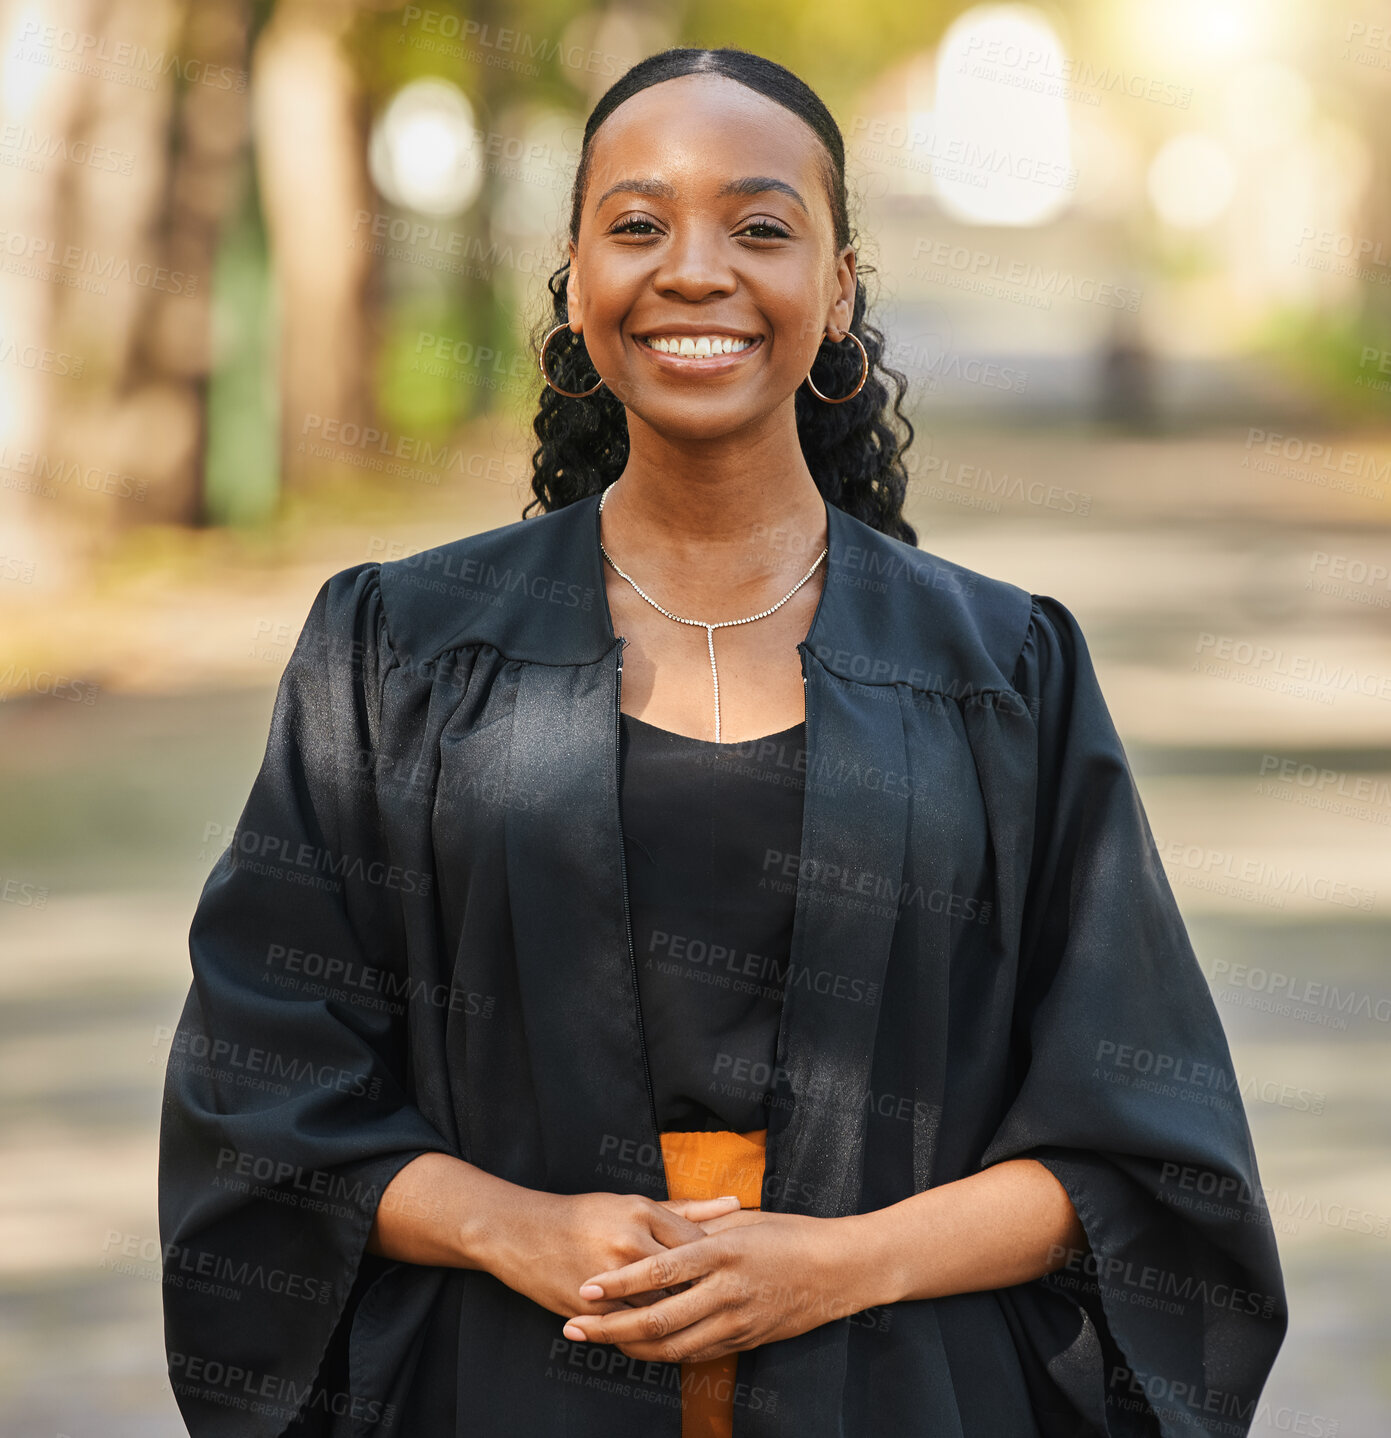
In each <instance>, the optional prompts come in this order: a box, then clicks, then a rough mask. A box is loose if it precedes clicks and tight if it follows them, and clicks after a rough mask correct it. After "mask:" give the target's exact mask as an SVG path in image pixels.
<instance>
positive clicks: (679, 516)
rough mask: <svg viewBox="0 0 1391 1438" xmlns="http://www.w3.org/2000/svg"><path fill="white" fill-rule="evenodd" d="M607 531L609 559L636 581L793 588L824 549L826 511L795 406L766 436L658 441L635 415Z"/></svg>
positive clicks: (606, 515) (609, 503)
mask: <svg viewBox="0 0 1391 1438" xmlns="http://www.w3.org/2000/svg"><path fill="white" fill-rule="evenodd" d="M601 526H602V530H603V535H604V543H605V545H606V547H607V548H608V550H609V553H610V554H612V555H613V557H614V559H615V560H617V562H618V563H619V564H620V565H622V566H623V567H624V568H625V569H627V570H628V571H629V573H633V574H634V577H635V578H636V577H638V576H637V574H636V572H635V571H636V570H637V569H638V568H641V569H642V570H643V572H645V573H647V574H649V575H657V574H661V575H663V576H664V577H666V578H668V579H673V578H678V577H679V578H680V579H681V580H682V581H683V584H684V586H686V587H688V588H696V589H699V590H703V591H706V592H713V593H719V592H721V591H722V590H727V589H728V588H729V587H731V586H733V587H734V588H744V587H757V586H758V585H760V584H762V583H763V582H765V581H771V580H773V579H775V578H784V577H785V578H786V579H787V583H788V584H789V585H790V584H793V583H795V582H796V580H797V579H798V578H800V577H801V576H802V575H803V574H805V573H806V571H807V570H808V569H809V568H810V567H811V565H812V562H813V561H814V560H815V559H816V557H817V555H818V554H820V552H821V550H822V549H823V548H824V547H825V545H826V543H827V533H826V508H825V503H824V501H823V500H822V498H821V494H820V491H819V490H818V489H817V487H816V481H815V480H814V479H813V478H812V476H811V471H810V470H809V469H808V468H807V463H806V460H805V459H804V458H803V456H802V451H801V446H800V444H799V442H798V439H797V431H796V421H795V414H794V411H793V409H792V406H791V405H788V406H786V422H785V423H783V424H779V425H777V426H766V427H765V429H764V432H763V433H762V434H761V435H750V434H748V433H747V432H740V433H738V434H732V435H721V436H719V437H717V438H715V439H710V440H689V439H684V438H682V439H673V438H671V437H669V436H664V435H661V434H658V433H657V432H656V431H655V430H653V429H650V428H649V427H648V426H646V425H645V424H643V423H642V421H641V420H639V419H637V418H636V416H634V415H633V414H632V412H631V411H630V412H629V451H628V462H627V464H626V465H625V466H624V469H623V473H622V475H621V476H620V477H619V478H618V480H617V481H616V482H615V483H614V485H613V486H612V488H611V489H610V491H609V494H608V497H607V499H606V500H605V502H604V512H603V516H602V520H601ZM625 556H626V560H625ZM628 561H631V562H628ZM640 582H641V581H640Z"/></svg>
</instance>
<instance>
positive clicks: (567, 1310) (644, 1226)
mask: <svg viewBox="0 0 1391 1438" xmlns="http://www.w3.org/2000/svg"><path fill="white" fill-rule="evenodd" d="M524 1192H525V1194H526V1197H525V1198H523V1199H520V1200H519V1201H518V1202H517V1203H515V1204H514V1205H511V1206H509V1208H508V1210H507V1211H506V1212H505V1213H500V1214H498V1215H497V1216H496V1218H495V1219H494V1221H493V1222H492V1223H490V1224H489V1225H488V1228H489V1232H488V1234H487V1236H486V1241H485V1243H484V1244H483V1246H482V1249H481V1251H480V1255H479V1256H480V1258H481V1260H482V1262H481V1265H480V1266H482V1267H484V1268H486V1269H487V1270H488V1272H490V1273H491V1274H493V1276H494V1277H496V1278H498V1279H501V1281H502V1282H503V1283H505V1284H506V1285H507V1286H508V1287H509V1288H513V1289H515V1290H516V1291H517V1292H518V1293H523V1294H525V1295H526V1296H527V1297H528V1298H530V1299H531V1300H532V1301H533V1302H535V1303H539V1304H540V1305H541V1306H542V1307H543V1308H547V1309H549V1310H550V1311H551V1312H552V1313H557V1314H559V1315H561V1316H562V1317H564V1318H572V1317H574V1316H575V1315H576V1314H579V1313H611V1312H612V1311H613V1310H614V1309H616V1308H636V1307H642V1306H645V1305H646V1304H648V1303H655V1302H656V1301H657V1299H659V1298H661V1297H663V1296H664V1290H654V1291H653V1292H652V1293H650V1294H633V1295H630V1296H629V1297H628V1298H626V1299H614V1298H607V1299H599V1300H594V1299H589V1298H581V1297H580V1292H579V1289H580V1284H582V1283H583V1282H584V1281H585V1279H587V1278H591V1277H593V1275H594V1274H596V1273H606V1272H608V1271H609V1270H610V1269H614V1268H621V1267H622V1266H623V1265H624V1264H627V1263H632V1262H634V1261H635V1260H636V1259H639V1258H647V1257H648V1256H650V1255H651V1254H654V1253H660V1252H662V1251H663V1250H665V1249H668V1248H676V1247H677V1246H678V1245H680V1244H683V1243H690V1242H691V1241H692V1240H693V1239H697V1238H704V1237H705V1229H703V1228H702V1227H701V1226H700V1225H701V1222H702V1221H703V1220H708V1219H712V1218H718V1217H723V1216H724V1215H725V1214H727V1213H735V1212H737V1211H738V1208H739V1201H738V1199H737V1198H736V1199H735V1200H734V1201H733V1202H727V1201H726V1200H724V1199H719V1198H713V1199H671V1198H668V1199H660V1200H659V1199H651V1198H646V1197H644V1196H643V1195H642V1194H636V1193H577V1194H560V1193H546V1192H542V1191H540V1190H536V1189H527V1190H524Z"/></svg>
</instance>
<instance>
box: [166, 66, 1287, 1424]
mask: <svg viewBox="0 0 1391 1438" xmlns="http://www.w3.org/2000/svg"><path fill="white" fill-rule="evenodd" d="M550 294H551V299H552V302H553V309H554V312H553V314H552V315H551V316H550V317H548V324H547V326H546V334H545V342H544V343H542V344H540V345H539V347H538V348H539V355H538V362H539V363H540V365H541V370H542V373H543V375H544V376H545V378H546V382H547V383H546V388H545V389H544V391H543V395H542V403H541V409H540V413H539V415H538V417H537V420H536V432H537V435H538V438H539V440H540V444H539V447H538V448H537V450H536V451H535V454H534V456H533V465H534V476H533V489H534V492H535V496H536V503H537V504H538V505H539V507H540V510H541V512H540V513H539V514H537V515H535V516H533V517H530V518H523V519H521V520H518V521H517V522H515V523H512V524H508V525H504V526H502V527H500V528H498V529H494V530H490V531H488V532H486V533H483V534H478V535H470V536H467V537H465V538H462V539H459V540H457V541H454V542H453V543H450V544H446V545H442V546H439V547H438V548H436V549H432V550H428V551H426V552H424V553H423V554H418V555H413V556H410V557H409V558H405V559H401V560H396V561H392V562H389V563H376V562H369V563H364V564H359V565H356V566H354V567H352V568H350V569H347V570H344V571H341V572H339V573H337V574H335V575H332V576H331V577H330V578H329V579H328V580H327V581H326V582H325V584H324V585H323V587H322V589H321V591H320V593H319V596H318V598H317V600H316V601H315V604H314V607H313V609H312V610H311V612H310V615H309V618H308V620H307V621H306V624H305V626H304V630H303V633H302V634H301V636H300V639H299V642H298V644H297V645H296V648H295V652H294V654H293V655H292V656H291V659H290V662H289V664H288V666H287V668H286V671H285V675H284V677H283V679H282V681H281V688H280V693H279V695H278V697H277V701H276V708H275V714H274V718H273V721H272V730H271V735H270V742H269V744H268V746H267V749H266V757H265V762H264V764H263V765H262V768H261V771H260V773H259V774H258V776H257V779H256V782H255V785H254V787H253V790H252V793H251V796H250V797H249V799H248V801H247V805H246V808H245V810H244V811H243V814H242V816H241V819H240V821H239V823H238V826H237V831H236V835H235V837H234V840H233V842H232V844H231V845H229V847H228V849H227V851H226V852H225V853H224V854H223V856H222V857H221V858H220V859H219V860H218V863H217V866H216V867H215V869H214V871H213V873H212V875H211V876H210V877H209V880H208V882H207V884H206V886H205V888H204V891H203V894H202V896H201V898H200V901H199V906H198V911H197V913H196V915H195V917H194V922H193V925H192V928H191V931H190V936H189V938H190V950H191V955H192V960H193V971H194V981H193V987H192V989H191V991H190V994H189V998H188V1002H187V1005H186V1008H185V1011H184V1015H183V1018H182V1020H181V1025H180V1030H181V1032H180V1040H179V1042H178V1043H176V1044H175V1045H173V1046H172V1047H173V1048H174V1049H176V1050H178V1051H180V1052H207V1053H209V1054H211V1055H213V1056H214V1062H212V1063H210V1064H208V1065H200V1066H197V1067H195V1066H183V1065H180V1066H178V1067H174V1066H171V1068H170V1070H169V1072H168V1075H167V1079H166V1085H167V1087H166V1096H165V1108H164V1127H163V1131H162V1140H161V1175H160V1204H161V1208H160V1215H161V1237H162V1242H163V1244H164V1246H165V1253H166V1255H168V1256H169V1282H168V1283H167V1284H166V1287H165V1291H164V1298H165V1311H166V1337H167V1344H168V1353H169V1364H170V1371H171V1376H172V1379H173V1384H174V1389H175V1392H176V1393H177V1395H178V1397H179V1401H180V1404H181V1407H182V1410H183V1412H184V1415H185V1418H186V1420H187V1422H188V1426H189V1429H190V1432H191V1433H193V1434H194V1435H195V1438H222V1435H226V1438H232V1435H237V1438H245V1435H254V1438H276V1435H279V1434H282V1433H287V1434H289V1433H293V1434H297V1435H311V1434H312V1435H317V1438H391V1435H395V1434H408V1435H415V1434H421V1435H429V1438H450V1435H457V1438H503V1435H507V1438H515V1435H521V1438H552V1435H557V1434H564V1435H567V1438H601V1435H602V1438H678V1435H680V1438H717V1435H725V1438H818V1435H821V1434H825V1435H827V1438H871V1435H874V1438H878V1435H881V1434H892V1435H895V1438H899V1435H902V1438H918V1435H921V1438H1085V1435H1103V1438H1119V1435H1125V1438H1132V1435H1136V1438H1138V1435H1146V1438H1153V1435H1155V1434H1162V1435H1165V1438H1168V1435H1174V1434H1178V1433H1183V1434H1185V1435H1188V1438H1205V1435H1206V1438H1216V1435H1218V1434H1222V1435H1233V1434H1243V1433H1245V1432H1246V1431H1247V1429H1248V1428H1249V1425H1250V1422H1251V1420H1252V1418H1253V1416H1254V1411H1255V1403H1256V1399H1257V1397H1258V1396H1259V1394H1260V1391H1261V1387H1262V1385H1263V1383H1264V1381H1265V1378H1266V1375H1267V1373H1268V1372H1269V1369H1270V1366H1271V1364H1272V1362H1273V1360H1274V1357H1275V1353H1276V1351H1277V1349H1278V1348H1279V1346H1280V1342H1281V1339H1282V1337H1283V1334H1284V1330H1285V1324H1286V1308H1285V1301H1284V1292H1283V1286H1282V1280H1281V1273H1280V1267H1279V1262H1278V1258H1277V1254H1276V1249H1275V1244H1274V1238H1273V1234H1272V1227H1271V1223H1270V1218H1269V1215H1268V1213H1267V1211H1266V1209H1265V1207H1264V1204H1263V1202H1262V1200H1261V1197H1260V1180H1259V1174H1258V1172H1257V1167H1256V1161H1255V1156H1254V1153H1253V1151H1252V1146H1251V1136H1250V1133H1249V1130H1248V1128H1247V1125H1246V1121H1245V1115H1244V1113H1243V1111H1242V1108H1241V1101H1240V1092H1239V1088H1238V1085H1237V1082H1236V1077H1235V1074H1234V1071H1233V1068H1232V1062H1231V1056H1230V1053H1229V1051H1228V1048H1227V1045H1226V1041H1225V1037H1224V1035H1223V1032H1222V1028H1221V1024H1220V1021H1219V1019H1218V1016H1217V1012H1216V1008H1215V1006H1214V1004H1213V1002H1212V999H1211V997H1210V995H1209V993H1208V989H1207V986H1206V982H1205V980H1204V978H1203V975H1202V972H1201V970H1200V969H1199V967H1198V963H1197V960H1196V958H1195V956H1194V954H1193V951H1192V949H1191V947H1190V946H1189V943H1188V939H1187V935H1186V933H1185V931H1184V927H1183V923H1182V920H1181V918H1180V916H1179V913H1178V909H1177V906H1176V905H1175V903H1174V899H1173V895H1172V893H1171V892H1170V889H1169V886H1168V883H1167V881H1166V879H1165V875H1164V870H1163V867H1162V865H1161V863H1160V861H1159V857H1158V854H1157V852H1156V850H1155V845H1154V841H1153V839H1152V837H1151V835H1150V831H1149V827H1148V824H1147V822H1146V819H1145V816H1144V812H1143V810H1142V808H1141V806H1140V802H1139V798H1138V796H1137V793H1136V790H1135V786H1134V783H1133V781H1132V779H1131V776H1130V771H1129V769H1128V767H1127V764H1126V759H1125V753H1124V750H1123V748H1122V746H1121V742H1120V740H1119V738H1118V736H1117V734H1116V731H1115V728H1114V726H1113V725H1112V723H1111V720H1110V717H1109V715H1108V713H1107V709H1106V705H1105V702H1104V700H1103V698H1102V696H1101V692H1100V689H1099V687H1098V685H1097V681H1096V676H1095V673H1094V671H1093V669H1092V666H1091V662H1090V659H1089V657H1088V653H1087V647H1086V643H1085V641H1084V640H1083V637H1082V635H1081V632H1080V630H1079V629H1078V627H1077V624H1076V622H1075V620H1074V619H1073V618H1072V616H1071V614H1070V613H1069V612H1068V610H1067V609H1066V608H1065V607H1064V606H1063V605H1061V604H1060V603H1058V602H1057V601H1056V600H1054V599H1051V598H1048V597H1046V596H1041V595H1031V594H1028V593H1027V592H1025V591H1023V590H1021V589H1018V588H1016V587H1015V586H1013V585H1010V584H1007V583H1005V582H1003V581H1000V580H995V579H991V578H987V577H986V576H984V575H980V574H975V573H973V572H971V571H969V570H966V569H963V568H961V567H960V566H955V565H951V564H949V563H947V562H946V561H944V560H942V559H939V558H937V557H936V556H934V555H931V554H928V553H925V552H923V551H922V550H920V549H918V548H917V546H916V535H915V534H914V532H913V530H912V528H911V527H910V526H909V525H908V523H907V521H906V520H905V519H904V517H903V514H902V505H903V497H904V488H905V482H906V476H905V472H904V467H903V463H902V450H903V447H904V441H903V440H902V439H901V438H900V435H899V432H898V430H897V429H896V428H895V425H894V423H893V421H894V418H895V416H897V417H898V418H899V419H901V418H902V416H901V414H899V410H898V406H899V402H900V401H901V399H902V395H903V382H902V377H901V376H896V375H894V374H893V372H892V371H887V370H885V369H884V367H883V364H882V358H881V357H882V349H883V346H882V336H881V335H880V333H879V332H878V331H877V330H876V329H874V327H873V326H871V325H870V324H869V323H868V322H867V320H866V318H865V295H864V288H863V282H862V280H861V278H860V274H859V272H858V268H857V262H856V256H855V250H854V246H853V244H852V243H851V238H850V230H849V223H848V219H847V215H846V195H845V175H844V148H843V144H842V141H841V136H840V132H839V130H838V129H837V127H836V125H835V122H834V120H833V119H832V118H831V116H830V115H829V114H828V112H827V111H826V109H825V107H824V105H822V104H821V102H820V101H819V100H818V99H817V98H816V96H815V95H814V94H813V93H812V91H811V90H810V89H808V87H807V86H806V85H805V84H803V83H802V82H801V81H800V80H798V79H797V78H796V77H795V76H793V75H791V74H790V73H789V72H788V71H786V70H784V69H783V68H782V67H780V66H778V65H775V64H773V63H772V62H770V61H767V60H763V59H760V58H759V57H757V56H753V55H749V54H747V53H744V52H741V51H735V50H684V49H682V50H672V51H666V52H663V53H662V54H660V55H656V56H653V57H651V58H650V59H648V60H645V61H643V62H642V63H641V64H639V65H637V66H636V67H634V69H633V70H631V71H630V72H629V73H628V74H627V75H625V76H624V77H623V78H622V79H621V80H620V81H619V82H618V83H617V84H616V85H615V86H614V87H613V89H611V90H610V91H609V92H608V93H607V94H606V95H605V96H604V97H603V99H602V100H601V101H600V102H599V104H598V106H597V107H596V108H595V111H594V113H593V114H592V115H591V116H590V119H589V122H588V124H587V126H586V129H585V137H584V147H583V151H582V156H581V160H580V165H579V169H578V173H577V177H576V184H575V192H574V202H573V211H572V219H571V226H570V244H569V258H568V260H567V262H566V264H565V265H564V266H562V267H561V269H560V270H559V271H557V273H556V274H555V275H554V276H552V279H551V284H550ZM813 371H816V372H817V376H818V377H817V379H816V380H815V381H813V379H812V374H813ZM886 375H887V376H888V377H889V378H890V379H891V380H893V382H894V385H895V388H896V391H897V392H896V395H895V398H894V399H893V401H892V405H891V404H890V399H889V389H888V386H887V384H886V382H885V376H886ZM909 434H910V436H911V429H910V430H909ZM717 633H718V635H719V639H718V655H717V640H716V635H717ZM625 673H626V678H625ZM305 955H310V956H311V957H314V958H320V956H323V957H322V962H321V965H320V967H318V968H315V969H314V970H312V971H311V970H310V969H309V968H308V967H306V965H305V963H304V962H303V961H304V957H305ZM639 960H640V961H639ZM330 974H331V975H332V976H333V977H332V978H329V977H328V976H329V975H330ZM218 1054H221V1055H223V1059H222V1060H221V1061H220V1062H219V1061H217V1060H216V1055H218ZM1141 1056H1143V1058H1144V1062H1143V1063H1142V1062H1141ZM253 1058H254V1062H253ZM262 1075H265V1076H266V1077H267V1078H268V1079H272V1078H273V1079H274V1080H275V1085H276V1086H275V1088H274V1089H272V1088H270V1087H268V1086H267V1085H266V1084H265V1083H263V1082H261V1081H260V1076H262ZM1209 1194H1219V1195H1222V1196H1223V1201H1222V1202H1216V1201H1212V1200H1210V1199H1209V1198H1206V1197H1199V1195H1209ZM190 1253H194V1254H196V1255H197V1263H198V1268H197V1271H198V1273H199V1274H200V1275H201V1274H204V1273H206V1274H207V1275H208V1276H209V1282H207V1283H198V1284H192V1283H187V1282H184V1281H182V1273H181V1272H180V1271H176V1269H177V1265H176V1262H175V1260H176V1259H177V1260H178V1262H179V1263H182V1262H183V1260H184V1258H186V1256H187V1255H188V1254H190ZM258 1275H259V1277H258ZM234 1279H235V1285H234V1286H233V1287H232V1288H230V1289H229V1288H226V1287H221V1286H219V1284H218V1283H217V1282H214V1281H212V1280H221V1281H223V1282H224V1283H225V1282H233V1280H234ZM228 1293H230V1294H231V1295H232V1298H234V1299H235V1300H236V1301H235V1302H233V1301H230V1300H229V1298H228V1297H227V1294H228ZM294 1294H299V1295H301V1296H300V1297H299V1298H295V1297H293V1295H294ZM306 1294H308V1295H313V1296H314V1301H313V1302H309V1301H305V1298H304V1295H306Z"/></svg>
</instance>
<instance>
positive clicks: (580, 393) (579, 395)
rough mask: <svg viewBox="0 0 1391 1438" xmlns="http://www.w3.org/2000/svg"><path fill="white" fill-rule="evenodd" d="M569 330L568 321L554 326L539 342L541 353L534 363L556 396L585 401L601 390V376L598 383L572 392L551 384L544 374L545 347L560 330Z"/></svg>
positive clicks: (548, 376)
mask: <svg viewBox="0 0 1391 1438" xmlns="http://www.w3.org/2000/svg"><path fill="white" fill-rule="evenodd" d="M569 328H570V323H569V321H568V320H563V321H562V322H561V323H560V324H558V325H556V327H555V328H554V329H553V330H551V331H550V333H549V334H547V336H546V338H545V339H543V340H542V341H541V353H540V354H539V355H538V356H537V358H536V362H537V364H538V365H539V366H540V368H541V378H542V379H543V380H545V381H546V383H547V384H548V385H550V386H551V388H552V389H553V390H554V391H555V392H556V393H557V394H562V395H564V396H565V398H566V399H587V398H588V397H589V396H590V395H592V394H593V393H594V391H595V390H597V389H602V388H603V385H604V377H603V376H602V375H600V376H599V383H598V384H596V385H593V386H591V387H590V388H589V389H582V390H574V391H572V390H568V389H561V387H560V386H559V385H558V384H552V383H551V377H550V375H548V374H547V373H546V346H547V345H548V344H550V342H551V341H552V340H553V339H554V338H555V337H556V335H558V334H559V333H560V332H561V330H568V329H569ZM576 338H578V336H576Z"/></svg>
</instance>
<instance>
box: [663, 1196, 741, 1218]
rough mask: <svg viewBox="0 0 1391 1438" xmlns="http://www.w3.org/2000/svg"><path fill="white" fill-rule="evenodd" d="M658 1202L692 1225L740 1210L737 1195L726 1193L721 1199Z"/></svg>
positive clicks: (667, 1199) (664, 1199)
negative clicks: (686, 1219) (689, 1221)
mask: <svg viewBox="0 0 1391 1438" xmlns="http://www.w3.org/2000/svg"><path fill="white" fill-rule="evenodd" d="M657 1202H658V1203H660V1204H661V1205H662V1207H663V1208H666V1209H669V1210H670V1211H671V1212H672V1213H679V1214H680V1215H681V1216H682V1218H688V1219H690V1220H691V1222H692V1223H701V1222H702V1221H704V1220H705V1219H707V1218H716V1217H718V1216H720V1215H721V1214H725V1213H737V1212H738V1210H739V1195H738V1194H737V1193H726V1194H723V1195H722V1196H721V1197H719V1198H660V1199H658V1200H657Z"/></svg>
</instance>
